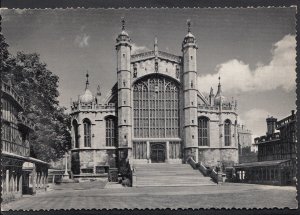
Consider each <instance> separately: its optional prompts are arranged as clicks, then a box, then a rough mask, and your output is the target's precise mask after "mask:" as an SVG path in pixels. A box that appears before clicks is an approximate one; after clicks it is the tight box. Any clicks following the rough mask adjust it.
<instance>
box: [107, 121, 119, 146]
mask: <svg viewBox="0 0 300 215" xmlns="http://www.w3.org/2000/svg"><path fill="white" fill-rule="evenodd" d="M105 125H106V127H105V129H106V146H116V142H117V138H116V137H117V135H116V131H117V129H116V119H115V117H113V116H108V117H106V119H105Z"/></svg>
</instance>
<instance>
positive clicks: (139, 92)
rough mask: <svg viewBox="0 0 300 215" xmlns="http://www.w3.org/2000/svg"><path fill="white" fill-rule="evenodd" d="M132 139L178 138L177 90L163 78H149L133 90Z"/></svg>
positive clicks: (136, 85) (175, 85) (140, 82)
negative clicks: (133, 137)
mask: <svg viewBox="0 0 300 215" xmlns="http://www.w3.org/2000/svg"><path fill="white" fill-rule="evenodd" d="M133 107H134V136H135V137H140V138H146V137H153V138H164V137H179V90H178V86H177V84H176V83H175V82H173V81H171V80H169V79H167V78H164V77H150V78H148V79H146V80H145V79H144V80H142V81H139V82H138V83H136V84H135V85H134V87H133Z"/></svg>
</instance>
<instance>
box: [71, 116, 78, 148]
mask: <svg viewBox="0 0 300 215" xmlns="http://www.w3.org/2000/svg"><path fill="white" fill-rule="evenodd" d="M72 126H73V132H74V137H73V138H74V146H75V148H79V135H78V123H77V121H76V120H75V119H74V120H73V123H72Z"/></svg>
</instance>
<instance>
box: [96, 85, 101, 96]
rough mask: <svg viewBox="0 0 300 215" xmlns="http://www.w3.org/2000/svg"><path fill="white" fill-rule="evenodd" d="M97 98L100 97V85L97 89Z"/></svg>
mask: <svg viewBox="0 0 300 215" xmlns="http://www.w3.org/2000/svg"><path fill="white" fill-rule="evenodd" d="M97 96H101V88H100V84H99V85H98V87H97Z"/></svg>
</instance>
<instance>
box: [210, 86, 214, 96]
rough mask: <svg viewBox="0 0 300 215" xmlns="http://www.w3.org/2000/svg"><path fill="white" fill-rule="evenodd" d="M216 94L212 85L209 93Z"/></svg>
mask: <svg viewBox="0 0 300 215" xmlns="http://www.w3.org/2000/svg"><path fill="white" fill-rule="evenodd" d="M213 94H214V89H213V88H212V87H210V93H209V95H211V96H212V95H213Z"/></svg>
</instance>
